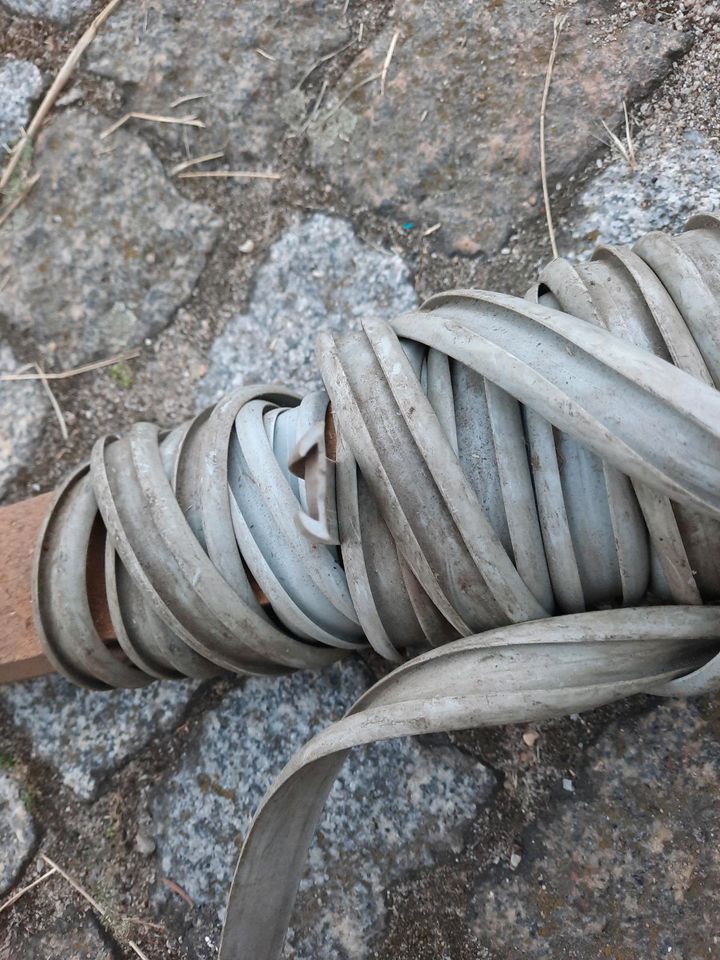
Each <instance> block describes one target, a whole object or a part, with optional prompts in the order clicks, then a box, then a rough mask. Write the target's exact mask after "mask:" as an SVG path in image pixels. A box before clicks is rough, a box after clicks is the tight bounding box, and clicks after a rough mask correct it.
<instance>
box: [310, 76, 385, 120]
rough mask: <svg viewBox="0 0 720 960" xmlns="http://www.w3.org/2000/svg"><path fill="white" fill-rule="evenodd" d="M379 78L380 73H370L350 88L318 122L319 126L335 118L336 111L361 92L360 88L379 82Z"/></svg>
mask: <svg viewBox="0 0 720 960" xmlns="http://www.w3.org/2000/svg"><path fill="white" fill-rule="evenodd" d="M381 77H382V73H381V72H378V73H372V74H371V75H370V76H369V77H365V79H364V80H361V81H360V83H356V84H355V86H354V87H350V89H349V90H348V92H347V93H346V94H345V96H344V97H343V98H342V100H340V102H339V103H336V104H335V106H334V107H333V108H332V109H331V110H328V112H327V113H326V114H325V116H324V117H323V118H322V120H321V121H320V122H321V124H322V125H323V126H325V124H326V123H327V122H328V120H329V119H330V118H331V117H334V116H335V114H336V113H337V112H338V110H339V109H340V108H341V107H343V106H344V105H345V104H346V103H347V102H348V100H349V99H350V97H352V96H353V94H355V93H357V92H358V90H362V88H363V87H366V86H367V85H368V84H369V83H374V82H375V81H376V80H379V79H380V78H381Z"/></svg>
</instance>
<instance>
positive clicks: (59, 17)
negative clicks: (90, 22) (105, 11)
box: [3, 0, 92, 24]
mask: <svg viewBox="0 0 720 960" xmlns="http://www.w3.org/2000/svg"><path fill="white" fill-rule="evenodd" d="M3 3H4V4H5V6H6V7H7V8H8V9H9V10H12V12H13V13H18V14H20V16H23V17H40V18H42V19H43V20H54V21H56V22H57V23H63V24H66V23H72V21H73V20H76V19H77V18H78V17H80V16H82V14H83V13H87V11H88V10H89V9H90V7H91V6H92V0H3Z"/></svg>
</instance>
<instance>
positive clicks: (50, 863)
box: [40, 853, 148, 960]
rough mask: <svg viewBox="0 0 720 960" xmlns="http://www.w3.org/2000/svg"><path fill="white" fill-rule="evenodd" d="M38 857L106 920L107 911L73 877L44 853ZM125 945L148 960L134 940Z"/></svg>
mask: <svg viewBox="0 0 720 960" xmlns="http://www.w3.org/2000/svg"><path fill="white" fill-rule="evenodd" d="M40 856H41V858H42V859H43V860H44V861H45V863H47V865H48V866H49V867H54V869H55V870H56V871H57V872H58V873H59V874H60V876H61V877H63V878H64V879H65V880H67V882H68V883H69V884H70V886H71V887H72V888H73V889H74V890H77V892H78V893H79V894H80V896H81V897H82V898H83V899H84V900H87V902H88V903H89V904H90V906H91V907H92V908H93V910H94V911H95V912H96V913H98V914H99V915H100V916H101V917H103V918H104V919H106V918H107V917H108V912H107V910H106V909H105V908H104V907H102V906H100V904H99V903H98V902H97V900H96V899H95V898H94V897H92V896H91V895H90V894H89V893H88V892H87V890H86V889H85V888H84V887H82V886H81V885H80V884H79V883H78V882H77V880H75V879H74V878H73V877H71V876H70V874H69V873H66V871H65V870H63V868H62V867H60V866H58V864H57V863H55V862H54V861H53V860H51V859H50V857H47V856H45V854H44V853H41V854H40ZM127 944H128V946H129V947H130V949H131V950H134V951H135V953H136V954H137V955H138V957H140V960H148V958H147V956H146V955H145V954H144V953H143V952H142V950H141V949H140V947H139V946H138V945H137V944H136V943H135V941H134V940H128V941H127Z"/></svg>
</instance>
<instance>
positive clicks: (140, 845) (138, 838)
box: [135, 830, 157, 857]
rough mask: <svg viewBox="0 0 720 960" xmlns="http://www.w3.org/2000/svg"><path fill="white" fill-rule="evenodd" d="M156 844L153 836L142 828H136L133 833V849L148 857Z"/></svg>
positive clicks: (153, 851)
mask: <svg viewBox="0 0 720 960" xmlns="http://www.w3.org/2000/svg"><path fill="white" fill-rule="evenodd" d="M156 846H157V844H156V843H155V838H154V837H151V836H150V834H149V833H146V832H145V831H144V830H138V832H137V833H136V834H135V849H136V850H137V852H138V853H141V854H142V855H143V856H144V857H149V856H150V854H151V853H155V848H156Z"/></svg>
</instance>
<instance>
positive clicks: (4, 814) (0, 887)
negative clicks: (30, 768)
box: [0, 767, 35, 897]
mask: <svg viewBox="0 0 720 960" xmlns="http://www.w3.org/2000/svg"><path fill="white" fill-rule="evenodd" d="M34 845H35V824H34V823H33V819H32V816H31V815H30V812H29V811H28V809H27V807H26V805H25V803H24V798H23V790H22V786H21V785H20V783H19V782H18V781H17V780H16V779H15V778H14V777H13V776H11V775H10V773H8V772H7V771H6V770H4V769H3V768H2V767H0V897H2V896H3V895H4V894H5V893H6V892H7V891H8V890H9V889H10V887H12V885H13V883H14V882H15V878H16V877H17V875H18V873H19V872H20V870H21V869H22V868H23V866H24V865H25V861H26V860H27V858H28V857H29V856H30V853H31V852H32V849H33V846H34Z"/></svg>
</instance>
